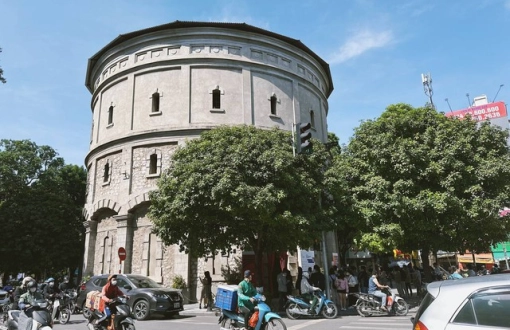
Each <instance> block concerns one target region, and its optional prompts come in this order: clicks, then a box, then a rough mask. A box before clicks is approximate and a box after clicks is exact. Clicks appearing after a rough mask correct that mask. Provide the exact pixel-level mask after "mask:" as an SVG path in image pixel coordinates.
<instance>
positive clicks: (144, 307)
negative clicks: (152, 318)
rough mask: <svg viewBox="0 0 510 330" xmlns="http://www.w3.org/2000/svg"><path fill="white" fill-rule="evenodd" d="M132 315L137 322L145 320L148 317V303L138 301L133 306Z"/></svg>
mask: <svg viewBox="0 0 510 330" xmlns="http://www.w3.org/2000/svg"><path fill="white" fill-rule="evenodd" d="M133 314H134V315H135V317H136V319H137V320H139V321H142V320H146V319H147V318H148V317H149V303H148V302H147V301H146V300H143V299H142V300H138V301H137V302H136V303H135V304H134V305H133Z"/></svg>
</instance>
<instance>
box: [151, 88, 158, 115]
mask: <svg viewBox="0 0 510 330" xmlns="http://www.w3.org/2000/svg"><path fill="white" fill-rule="evenodd" d="M152 112H159V93H158V92H156V93H154V94H152Z"/></svg>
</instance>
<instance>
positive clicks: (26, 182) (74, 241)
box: [0, 140, 86, 273]
mask: <svg viewBox="0 0 510 330" xmlns="http://www.w3.org/2000/svg"><path fill="white" fill-rule="evenodd" d="M85 184H86V173H85V169H84V168H82V167H78V166H76V165H65V164H64V160H63V159H62V158H60V157H58V155H57V153H56V151H55V150H53V149H52V148H51V147H49V146H38V145H36V144H35V143H34V142H32V141H29V140H17V141H16V140H1V141H0V228H1V231H2V234H3V235H4V237H5V239H6V244H3V245H2V246H1V247H0V260H2V262H1V263H0V271H4V272H6V273H17V272H34V273H42V272H45V271H61V270H63V269H67V268H73V269H74V268H76V267H79V266H81V260H82V257H83V244H84V240H83V225H82V223H83V217H82V215H81V210H82V208H83V205H84V203H85Z"/></svg>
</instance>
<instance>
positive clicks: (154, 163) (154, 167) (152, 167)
mask: <svg viewBox="0 0 510 330" xmlns="http://www.w3.org/2000/svg"><path fill="white" fill-rule="evenodd" d="M157 172H158V155H157V154H152V155H151V158H150V164H149V174H156V173H157Z"/></svg>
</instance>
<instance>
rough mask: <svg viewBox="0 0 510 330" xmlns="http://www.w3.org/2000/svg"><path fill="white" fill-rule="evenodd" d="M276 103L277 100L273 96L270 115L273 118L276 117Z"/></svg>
mask: <svg viewBox="0 0 510 330" xmlns="http://www.w3.org/2000/svg"><path fill="white" fill-rule="evenodd" d="M277 102H278V99H277V98H276V96H275V95H273V96H271V114H272V115H273V116H276V104H277Z"/></svg>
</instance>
